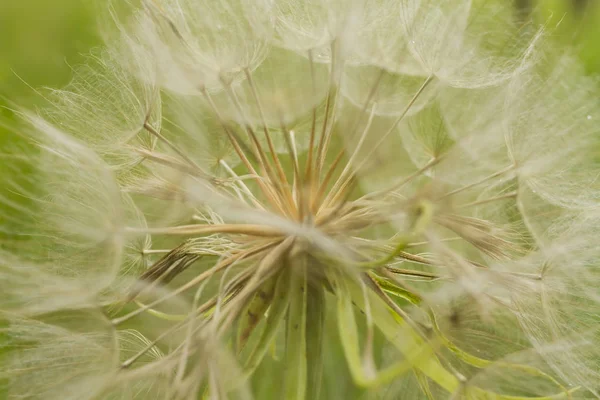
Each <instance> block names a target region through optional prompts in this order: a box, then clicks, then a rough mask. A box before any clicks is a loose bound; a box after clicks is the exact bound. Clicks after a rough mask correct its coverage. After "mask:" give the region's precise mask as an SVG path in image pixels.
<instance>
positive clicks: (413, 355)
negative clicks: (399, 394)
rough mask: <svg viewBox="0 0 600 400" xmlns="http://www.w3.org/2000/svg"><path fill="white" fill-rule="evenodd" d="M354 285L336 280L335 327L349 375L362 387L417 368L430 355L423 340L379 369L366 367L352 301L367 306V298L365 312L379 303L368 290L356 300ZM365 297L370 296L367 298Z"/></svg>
mask: <svg viewBox="0 0 600 400" xmlns="http://www.w3.org/2000/svg"><path fill="white" fill-rule="evenodd" d="M354 285H356V286H358V284H357V283H355V282H346V281H344V280H342V279H339V282H338V293H337V296H338V308H337V311H338V329H339V333H340V340H341V343H342V348H343V350H344V354H345V355H346V360H347V361H348V366H349V368H350V373H351V374H352V377H353V379H354V381H355V382H356V384H357V385H359V386H363V387H373V386H378V385H382V384H384V383H389V382H390V381H392V380H393V379H395V378H396V377H398V376H400V375H402V374H405V373H407V372H409V371H411V370H412V369H413V368H418V367H419V365H421V364H423V360H428V359H431V358H432V352H433V349H432V348H431V347H430V346H427V345H425V344H424V343H419V344H417V343H415V345H414V346H412V347H410V348H408V347H406V348H403V350H404V351H403V352H402V353H403V355H404V358H403V360H401V361H399V362H397V363H395V364H392V365H391V366H389V367H387V368H385V369H383V370H381V371H379V372H377V371H374V370H372V369H370V368H367V366H368V365H370V360H363V359H362V358H361V355H360V354H361V351H360V345H359V334H358V327H357V325H356V319H355V316H354V306H353V304H352V303H353V302H354V303H357V304H362V305H363V306H366V305H367V301H368V302H369V304H368V305H369V306H368V307H363V310H364V311H365V313H370V312H371V311H372V307H371V306H375V307H377V304H376V303H379V302H378V299H377V298H373V297H372V296H369V295H371V293H368V292H367V293H368V294H367V299H365V296H364V294H363V292H362V290H361V293H360V294H361V295H360V299H358V298H357V297H358V294H357V293H356V292H355V291H354V290H353V286H354ZM359 290H360V289H359ZM368 297H371V298H370V299H369V298H368ZM371 303H375V304H371ZM377 319H378V318H377V317H375V318H374V320H375V323H376V324H377ZM398 328H402V326H400V325H398ZM400 332H401V330H400V329H398V333H400ZM440 367H441V366H440Z"/></svg>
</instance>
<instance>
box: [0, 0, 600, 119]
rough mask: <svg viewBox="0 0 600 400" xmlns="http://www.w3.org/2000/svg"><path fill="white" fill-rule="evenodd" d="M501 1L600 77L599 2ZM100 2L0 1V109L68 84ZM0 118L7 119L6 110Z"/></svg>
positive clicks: (93, 41)
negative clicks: (540, 25) (541, 25)
mask: <svg viewBox="0 0 600 400" xmlns="http://www.w3.org/2000/svg"><path fill="white" fill-rule="evenodd" d="M503 1H506V2H512V3H513V7H514V8H515V13H523V12H524V13H529V12H532V13H533V14H534V15H535V16H536V18H537V19H538V20H540V21H545V22H547V26H548V28H550V31H551V32H552V37H553V40H556V41H557V42H558V43H560V44H561V45H564V46H569V47H571V46H575V47H576V49H577V52H578V53H579V55H580V57H581V60H582V61H583V63H584V65H585V67H586V70H587V71H588V73H590V74H599V73H600V1H597V0H503ZM101 3H106V0H17V1H15V0H0V106H1V105H4V106H6V105H8V106H10V105H15V104H18V105H19V106H22V107H26V108H29V107H33V106H34V105H35V104H36V103H39V102H40V98H39V96H37V95H36V93H35V91H34V90H32V89H31V88H30V87H28V85H30V86H31V87H33V88H39V87H43V86H51V87H60V86H63V85H64V84H66V83H67V82H68V80H69V77H70V75H71V66H73V65H76V64H78V63H79V62H81V61H82V59H83V55H84V54H85V53H86V52H88V51H89V49H90V48H92V47H94V46H98V45H100V38H99V35H98V32H97V31H98V30H97V21H96V18H95V15H94V10H97V8H96V7H97V6H99V5H100V6H101ZM23 81H24V82H26V83H27V84H25V83H24V82H23ZM0 113H2V114H5V115H6V114H9V115H10V111H8V110H6V109H5V108H2V109H1V110H0Z"/></svg>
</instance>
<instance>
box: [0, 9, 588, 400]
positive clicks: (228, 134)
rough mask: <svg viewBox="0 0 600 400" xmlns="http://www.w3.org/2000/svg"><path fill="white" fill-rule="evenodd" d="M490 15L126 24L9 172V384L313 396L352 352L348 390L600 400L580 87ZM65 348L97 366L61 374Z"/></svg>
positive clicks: (46, 391)
mask: <svg viewBox="0 0 600 400" xmlns="http://www.w3.org/2000/svg"><path fill="white" fill-rule="evenodd" d="M483 4H485V3H484V2H482V1H479V0H472V1H471V0H465V1H462V0H461V1H459V2H454V1H442V2H434V1H429V0H420V1H417V0H402V1H400V2H397V1H387V0H378V1H375V2H369V3H368V4H367V3H364V4H363V2H362V1H321V0H310V1H300V2H297V1H293V2H290V1H285V0H282V1H279V0H278V1H262V0H261V1H259V2H247V1H245V0H219V1H215V2H209V1H204V2H197V1H188V0H169V1H161V2H158V1H154V0H148V1H144V2H142V6H141V7H140V8H139V9H137V10H134V11H133V12H132V14H131V17H130V18H129V19H125V20H123V21H122V20H119V19H117V25H118V29H117V31H118V32H117V34H116V36H115V37H116V39H114V42H113V43H109V44H108V45H107V50H105V51H103V52H101V53H98V54H97V55H95V56H93V57H91V59H90V63H89V64H88V65H86V66H84V67H81V68H79V69H76V70H75V78H74V80H73V82H72V84H71V85H70V86H68V87H67V88H66V89H64V90H61V91H52V92H51V93H50V95H49V97H48V99H49V100H50V102H51V105H50V107H49V110H47V111H46V110H43V111H41V116H42V117H44V118H42V117H34V118H30V120H31V125H32V127H33V128H32V130H33V134H30V135H29V134H28V135H26V138H27V140H29V141H30V142H33V144H34V145H35V147H36V149H37V150H36V151H38V152H39V153H41V154H42V155H43V157H37V154H36V155H35V156H31V157H29V156H23V157H19V156H17V155H11V156H10V157H7V160H8V161H10V163H9V165H10V168H11V170H13V171H15V176H16V177H17V178H22V180H23V181H22V182H21V181H17V180H15V179H16V178H8V180H7V187H8V188H9V190H7V191H6V193H4V192H2V193H1V195H2V197H1V198H0V200H2V203H3V204H4V205H5V206H6V207H5V208H3V209H1V210H0V211H1V212H2V215H3V216H6V217H7V218H6V219H7V221H8V222H7V223H6V224H3V225H2V226H1V227H2V231H1V232H2V235H3V236H2V239H3V241H2V242H1V245H2V247H1V248H0V249H1V250H2V252H1V253H0V267H1V269H0V277H6V278H7V279H6V282H8V284H7V289H8V290H6V292H7V293H8V294H9V295H8V296H7V299H6V300H4V299H3V300H1V301H0V306H1V308H0V311H1V312H2V313H3V314H2V315H3V316H4V314H6V315H9V316H10V318H9V319H11V318H12V320H14V321H15V322H12V323H11V324H10V327H11V328H10V329H12V330H13V331H11V332H10V335H11V336H14V337H15V338H17V339H19V338H20V339H19V340H21V339H23V340H25V341H26V342H27V341H28V336H27V335H29V334H31V335H32V337H33V336H35V340H33V341H34V342H36V343H37V342H39V343H41V345H40V346H38V347H36V346H33V345H32V346H29V347H26V348H25V350H24V351H25V353H22V351H23V350H21V349H20V348H15V349H14V351H12V353H13V356H11V361H10V363H9V364H7V365H8V367H6V368H3V369H2V371H4V370H6V371H7V372H6V373H7V374H8V375H7V376H8V377H9V380H11V382H10V383H11V385H12V387H13V389H12V390H14V397H19V396H21V397H24V396H25V397H27V396H30V397H32V396H34V393H35V396H38V397H37V398H44V397H43V396H46V398H59V397H57V396H58V394H59V393H67V398H73V399H75V398H90V399H92V398H111V399H112V398H114V399H129V398H140V399H141V398H169V399H179V398H181V399H183V398H190V396H197V395H198V394H203V395H207V396H208V395H210V396H212V397H213V398H250V397H251V394H252V393H251V392H252V391H253V390H255V387H254V386H256V382H254V380H256V379H257V378H256V377H255V372H256V371H257V370H261V371H262V370H263V369H264V370H266V371H267V372H269V373H272V374H274V375H273V376H278V377H279V376H281V380H282V382H283V383H282V387H281V396H280V397H281V398H294V399H302V398H318V392H319V391H320V390H321V388H322V387H328V386H327V385H331V384H332V383H331V382H332V381H331V377H330V376H329V375H328V374H330V373H329V372H327V373H325V374H324V375H323V371H324V369H325V367H324V365H326V364H327V362H328V361H327V359H328V358H330V357H333V355H332V354H333V353H331V354H329V353H328V351H329V350H330V349H331V348H334V347H335V348H339V347H340V346H341V348H342V352H343V357H344V358H345V360H346V363H347V365H348V370H349V372H350V375H351V378H352V380H353V382H354V383H355V384H356V385H358V386H361V387H368V388H372V387H379V386H385V385H391V386H390V387H391V388H401V389H402V390H405V392H404V393H416V392H417V391H423V392H424V393H425V394H426V395H428V396H429V397H434V398H458V397H461V398H462V397H464V398H473V399H475V398H483V397H486V398H487V397H494V396H521V397H527V396H538V397H540V396H553V395H557V396H561V395H564V396H569V395H570V394H571V391H572V390H575V389H574V388H581V389H577V390H581V391H582V392H584V391H587V392H586V394H587V393H588V392H589V393H593V391H594V390H595V389H594V387H593V382H595V381H597V379H596V378H597V377H598V376H597V372H595V371H597V369H596V370H594V368H595V366H596V365H595V363H597V359H598V358H597V356H598V353H597V350H595V349H594V346H593V344H594V343H596V342H594V338H596V336H597V334H598V332H597V328H595V327H594V322H595V319H594V318H595V317H594V316H593V315H594V312H595V311H594V310H595V308H594V307H597V305H598V301H599V300H600V299H599V298H598V295H597V290H596V288H597V283H598V271H597V266H596V265H595V264H596V263H597V260H598V254H597V250H596V248H595V247H597V246H593V245H591V244H590V243H591V238H593V237H595V234H596V233H597V232H596V230H597V228H596V227H597V221H598V215H599V214H598V212H597V210H596V209H597V202H598V193H599V192H598V189H599V187H598V182H597V173H594V169H593V166H595V165H597V164H596V162H597V161H595V157H596V153H595V150H594V149H595V147H594V146H595V145H594V143H593V134H594V133H596V132H595V127H593V126H592V124H590V123H589V120H590V119H591V117H592V115H594V109H595V107H597V103H596V100H594V94H593V92H592V90H591V89H590V88H591V87H592V81H591V80H589V79H587V78H583V77H581V76H580V75H579V72H577V71H578V67H577V63H576V62H575V61H574V60H573V59H572V58H571V57H570V56H569V55H561V56H554V55H553V54H552V53H551V51H550V49H549V50H547V51H548V53H547V54H546V53H543V51H546V50H545V48H544V37H543V30H542V29H540V28H539V27H536V26H534V24H533V23H531V24H526V25H525V26H518V25H517V24H515V22H514V21H513V20H511V19H510V15H511V12H510V10H509V9H507V8H506V7H505V6H500V5H496V4H495V5H493V6H491V7H482V5H483ZM550 60H551V61H550ZM28 168H33V169H34V170H35V172H36V173H35V174H34V175H32V177H33V178H31V179H38V177H39V181H37V180H36V181H34V182H33V184H34V185H33V187H34V188H35V190H33V189H31V188H30V184H31V182H28V180H29V178H28V177H27V175H25V174H23V171H25V170H26V169H28ZM3 179H4V178H3ZM15 193H16V195H15ZM15 196H17V197H18V196H23V197H27V198H28V199H29V200H30V201H31V203H32V204H31V207H30V205H29V204H26V205H21V204H20V203H18V202H17V201H16V200H15ZM4 210H6V211H4ZM13 214H14V215H13ZM21 214H24V215H26V216H28V218H22V217H20V216H18V215H21ZM46 231H48V232H51V233H49V234H46V233H45V232H46ZM11 232H17V234H12V233H11ZM23 235H26V236H31V237H30V238H29V239H28V240H27V241H24V242H21V243H19V241H18V240H17V239H18V238H19V237H20V236H23ZM38 236H39V238H38ZM5 237H6V240H4V238H5ZM5 243H6V244H5ZM40 244H42V245H43V246H44V247H43V248H44V250H43V251H42V252H33V250H27V249H31V248H32V247H33V246H40ZM4 252H6V254H5V253H4ZM92 283H95V284H94V285H91V284H92ZM20 293H23V294H22V295H21V294H20ZM46 299H47V303H45V302H44V301H45V300H46ZM355 310H357V311H360V313H362V314H360V313H355ZM52 313H58V314H59V315H62V314H61V313H64V315H69V314H72V313H74V314H75V315H74V320H73V322H72V323H73V324H75V326H76V324H77V323H78V322H76V321H82V322H80V326H79V327H77V328H76V331H77V332H76V334H75V333H73V332H72V329H71V328H69V329H67V330H66V331H65V330H61V329H62V325H61V323H62V322H60V323H59V322H57V321H55V320H52V319H50V320H44V319H43V317H45V316H46V315H47V314H52ZM86 313H89V314H86ZM359 315H361V322H360V324H357V316H359ZM362 315H364V317H363V316H362ZM91 316H95V318H96V320H95V322H97V323H96V324H95V325H94V324H92V325H94V326H88V324H87V322H85V321H87V319H89V318H92V317H91ZM75 317H76V318H75ZM86 318H87V319H86ZM38 319H40V320H39V321H38ZM23 321H25V322H23ZM36 324H38V325H39V326H40V327H42V328H40V329H37V328H36V329H37V330H36V329H33V328H27V327H25V328H23V329H24V330H27V329H29V332H30V333H27V335H24V334H23V335H22V334H21V333H20V331H18V329H19V327H20V326H21V325H23V326H25V325H27V326H34V325H35V326H37V325H36ZM336 324H337V326H336ZM331 326H333V328H332V329H329V328H330V327H331ZM596 326H597V324H596ZM88 327H89V329H87V328H88ZM363 328H364V329H363ZM45 330H51V331H53V332H57V333H56V334H55V333H53V335H55V336H56V337H57V340H56V343H58V344H59V345H60V346H58V345H57V346H56V347H55V348H54V350H53V351H55V352H54V353H52V352H50V350H49V349H52V347H49V346H51V344H52V343H54V342H52V341H48V342H44V341H43V340H41V339H40V336H39V335H40V334H42V333H43V332H45ZM330 330H332V331H333V334H331V332H329V331H330ZM376 331H378V332H380V333H381V334H382V335H380V336H383V337H384V339H385V341H386V342H387V343H388V347H386V350H385V351H388V349H389V352H390V354H393V355H394V357H387V358H388V359H389V360H388V361H389V365H388V364H385V365H384V364H381V363H380V362H379V361H378V358H377V356H376V355H375V354H374V352H375V350H374V343H375V342H376V341H375V338H376V335H375V332H376ZM98 332H101V333H98ZM104 335H106V336H104ZM70 341H73V342H74V343H76V344H78V343H81V347H82V350H81V352H79V353H77V354H76V355H74V356H73V357H77V360H75V361H73V363H75V365H79V364H86V363H87V362H88V361H86V360H89V359H91V358H98V359H99V360H101V361H102V362H99V363H97V364H96V365H94V366H87V368H85V369H82V370H81V371H79V372H78V371H75V372H77V374H75V375H72V376H74V377H73V378H69V379H67V380H63V381H58V382H51V378H50V377H51V376H53V377H56V376H59V375H68V374H70V373H72V372H70V371H71V370H69V371H66V370H65V371H63V370H62V369H61V368H63V367H62V366H60V365H58V369H56V368H51V367H53V365H54V364H60V363H59V360H60V359H61V357H65V355H66V354H67V349H68V348H67V344H68V343H69V342H70ZM99 341H100V342H101V343H99ZM332 341H335V342H332ZM227 342H229V343H231V346H223V343H227ZM271 346H275V349H274V350H272V352H273V354H272V355H269V354H268V352H269V348H270V347H271ZM84 347H87V348H84ZM227 347H231V349H228V348H227ZM28 352H29V353H28ZM27 354H33V356H32V357H38V358H40V359H44V362H43V363H41V364H40V365H43V366H44V367H47V368H48V369H49V371H50V370H53V371H54V372H47V373H46V372H44V373H41V374H40V375H39V379H38V381H37V382H38V383H36V384H35V385H31V386H30V387H28V386H25V385H23V383H22V382H23V381H22V379H29V378H30V377H31V378H36V376H38V373H36V372H35V371H32V372H27V374H25V375H22V376H19V375H18V374H17V375H11V374H14V373H15V371H18V369H19V365H21V366H25V367H27V366H29V365H30V363H31V362H30V361H29V359H28V358H27V357H25V358H23V357H24V355H25V356H26V355H27ZM88 357H90V358H88ZM595 357H596V358H595ZM278 360H279V361H278ZM376 360H377V361H376ZM594 360H596V361H594ZM324 363H325V364H324ZM282 365H285V368H282ZM64 368H71V367H64ZM282 371H284V373H283V375H277V374H282ZM52 374H54V375H52ZM321 375H323V376H324V378H323V382H322V383H320V382H319V380H318V379H316V378H315V377H319V376H321ZM13 376H15V377H14V378H13ZM77 377H79V378H77ZM333 381H336V380H335V379H334V380H333ZM415 381H416V382H415ZM50 383H51V384H50ZM86 385H90V386H93V387H94V390H89V391H88V392H85V393H84V392H83V391H82V388H83V387H85V386H86ZM434 386H435V388H434ZM61 388H63V389H61ZM251 388H252V389H251ZM61 390H62V391H61ZM411 391H412V392H411ZM315 393H316V394H315ZM419 393H420V392H419ZM434 393H435V395H434ZM86 396H87V397H86ZM102 396H104V397H102ZM415 396H416V395H415ZM419 396H420V395H419ZM33 398H35V397H33Z"/></svg>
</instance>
